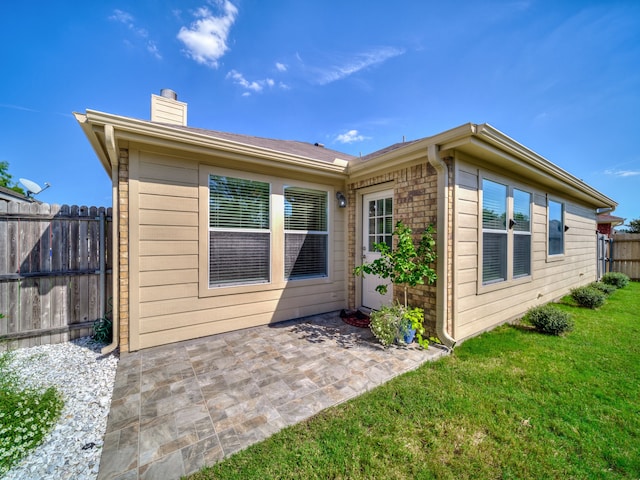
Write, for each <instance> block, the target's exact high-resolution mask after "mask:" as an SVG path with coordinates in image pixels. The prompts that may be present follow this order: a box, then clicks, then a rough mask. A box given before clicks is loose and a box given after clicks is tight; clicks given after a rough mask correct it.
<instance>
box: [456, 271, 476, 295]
mask: <svg viewBox="0 0 640 480" xmlns="http://www.w3.org/2000/svg"><path fill="white" fill-rule="evenodd" d="M455 281H456V284H458V285H462V284H464V283H471V282H473V284H474V286H475V285H476V282H477V281H478V269H477V268H475V267H474V268H466V269H464V270H463V269H460V270H458V272H456V280H455ZM473 293H474V294H475V290H474V292H473Z"/></svg>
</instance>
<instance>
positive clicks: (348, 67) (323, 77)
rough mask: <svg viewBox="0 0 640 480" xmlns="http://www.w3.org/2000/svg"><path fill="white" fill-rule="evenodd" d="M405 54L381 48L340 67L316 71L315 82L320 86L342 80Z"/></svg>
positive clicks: (395, 49)
mask: <svg viewBox="0 0 640 480" xmlns="http://www.w3.org/2000/svg"><path fill="white" fill-rule="evenodd" d="M404 53H405V50H403V49H399V48H393V47H381V48H377V49H375V50H370V51H368V52H363V53H360V54H357V55H355V56H354V57H353V58H350V59H349V60H347V61H345V62H343V63H342V64H340V65H334V66H332V67H329V68H320V69H316V71H315V72H314V73H315V75H317V78H315V82H316V83H318V84H320V85H326V84H328V83H332V82H335V81H337V80H342V79H343V78H345V77H348V76H349V75H353V74H354V73H357V72H359V71H360V70H363V69H365V68H368V67H371V66H373V65H378V64H380V63H383V62H385V61H387V60H389V59H390V58H393V57H397V56H399V55H402V54H404Z"/></svg>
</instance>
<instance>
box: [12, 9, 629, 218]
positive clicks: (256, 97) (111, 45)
mask: <svg viewBox="0 0 640 480" xmlns="http://www.w3.org/2000/svg"><path fill="white" fill-rule="evenodd" d="M0 45H2V46H1V47H0V59H1V65H2V69H1V72H2V73H1V75H0V86H1V88H0V160H3V161H7V162H9V165H10V169H9V171H10V173H11V174H12V175H13V177H14V180H17V179H18V178H20V177H24V178H28V179H31V180H34V181H36V182H37V183H39V184H40V185H43V184H44V182H49V183H50V184H51V185H52V186H51V188H49V189H47V190H45V191H43V192H42V193H41V194H40V195H39V198H40V200H42V201H45V202H48V203H59V204H64V203H67V204H80V205H98V206H102V205H105V206H108V205H110V203H111V193H110V192H111V191H110V181H109V178H108V176H107V174H106V173H105V171H104V170H103V168H102V166H101V165H100V163H99V161H98V160H97V158H96V156H95V153H94V152H93V150H92V149H91V147H90V145H89V143H88V142H87V140H86V138H85V137H84V134H83V133H82V131H81V129H80V127H79V126H78V124H77V123H76V121H75V119H74V118H73V116H72V112H74V111H78V112H84V111H85V110H86V109H94V110H100V111H104V112H109V113H114V114H118V115H124V116H130V117H135V118H141V119H149V115H150V96H151V94H152V93H155V94H159V92H160V89H162V88H170V89H172V90H174V91H176V92H177V93H178V99H179V100H181V101H184V102H187V103H188V105H189V106H188V108H189V111H188V123H189V125H190V126H194V127H200V128H209V129H213V130H222V131H229V132H235V133H243V134H249V135H256V136H264V137H272V138H280V139H292V140H301V141H308V142H311V143H314V142H320V143H324V144H325V145H326V146H327V147H329V148H333V149H336V150H340V151H344V152H346V153H350V154H354V155H358V154H359V153H362V154H363V155H364V154H366V153H371V152H373V151H375V150H377V149H379V148H383V147H386V146H388V145H390V144H393V143H396V142H399V141H402V138H403V137H405V138H406V139H407V140H412V139H416V138H421V137H425V136H429V135H433V134H436V133H439V132H441V131H443V130H447V129H449V128H453V127H456V126H458V125H461V124H464V123H467V122H473V123H484V122H487V123H490V124H491V125H493V126H494V127H496V128H498V129H499V130H501V131H503V132H504V133H506V134H507V135H509V136H511V137H512V138H514V139H515V140H517V141H518V142H520V143H522V144H524V145H525V146H527V147H529V148H531V149H532V150H534V151H536V152H537V153H539V154H540V155H542V156H544V157H545V158H547V159H549V160H550V161H552V162H554V163H555V164H557V165H558V166H560V167H561V168H563V169H565V170H567V171H569V172H570V173H572V174H573V175H575V176H577V177H578V178H581V179H582V180H584V181H585V182H587V183H588V184H590V185H591V186H593V187H595V188H596V189H598V190H600V191H601V192H602V193H604V194H606V195H608V196H609V197H611V198H613V199H614V200H616V201H617V202H618V203H619V204H620V206H619V207H618V209H617V210H616V212H615V214H616V215H618V216H621V217H625V218H627V220H630V219H633V218H640V133H639V131H640V129H639V127H638V117H639V115H640V2H638V1H637V0H628V1H615V0H609V1H587V0H585V1H561V0H555V1H538V0H515V1H504V2H503V1H483V2H478V1H431V0H423V1H420V2H418V1H404V0H400V1H397V2H389V1H377V0H369V1H367V2H362V1H348V0H342V1H334V0H307V1H301V0H271V1H268V2H267V1H264V0H262V1H260V0H230V1H225V0H220V1H215V0H196V1H192V0H180V1H178V0H163V1H151V0H136V1H133V0H121V1H101V2H79V1H62V2H50V1H47V2H40V1H35V2H11V3H10V4H9V6H5V8H4V11H3V15H2V16H1V17H0Z"/></svg>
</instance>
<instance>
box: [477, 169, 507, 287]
mask: <svg viewBox="0 0 640 480" xmlns="http://www.w3.org/2000/svg"><path fill="white" fill-rule="evenodd" d="M506 218H507V186H506V185H502V184H501V183H497V182H492V181H491V180H487V179H483V180H482V283H483V284H488V283H494V282H503V281H505V280H506V279H507V224H506Z"/></svg>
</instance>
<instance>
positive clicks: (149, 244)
mask: <svg viewBox="0 0 640 480" xmlns="http://www.w3.org/2000/svg"><path fill="white" fill-rule="evenodd" d="M197 254H198V242H196V241H166V240H165V241H157V240H145V241H143V242H140V255H141V256H148V255H197Z"/></svg>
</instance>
